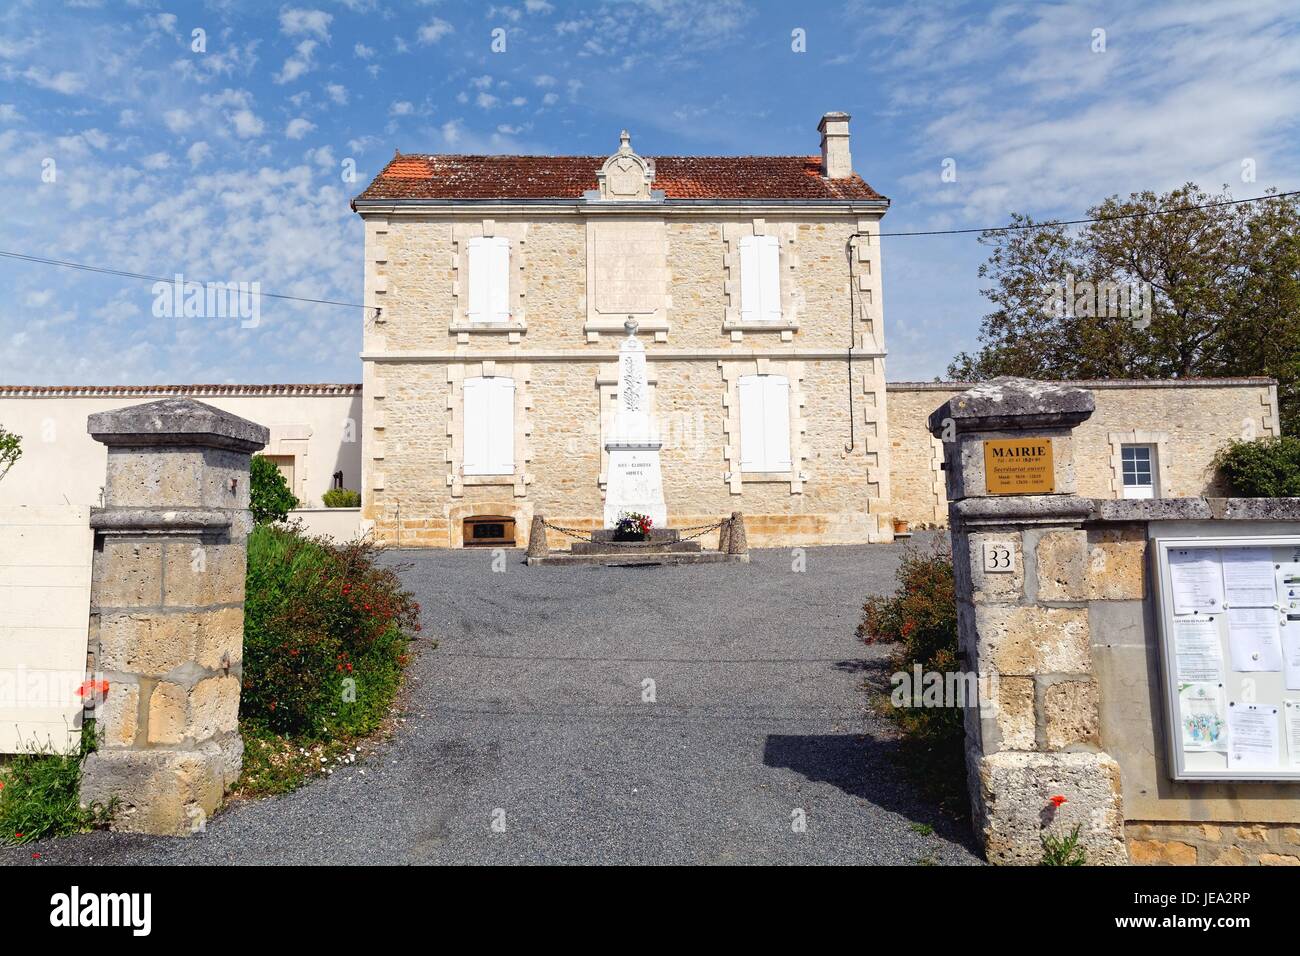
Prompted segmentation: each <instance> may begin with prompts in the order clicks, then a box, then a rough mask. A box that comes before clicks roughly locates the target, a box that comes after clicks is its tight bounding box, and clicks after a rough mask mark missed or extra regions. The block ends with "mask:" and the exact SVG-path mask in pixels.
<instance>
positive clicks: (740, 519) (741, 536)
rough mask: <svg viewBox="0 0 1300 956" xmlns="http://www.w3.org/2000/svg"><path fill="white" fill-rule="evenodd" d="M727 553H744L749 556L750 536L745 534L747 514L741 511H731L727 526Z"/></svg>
mask: <svg viewBox="0 0 1300 956" xmlns="http://www.w3.org/2000/svg"><path fill="white" fill-rule="evenodd" d="M727 554H743V555H745V556H746V558H748V557H749V538H747V537H746V536H745V516H744V515H743V514H741V513H740V512H739V511H733V512H732V513H731V521H730V522H729V523H728V528H727Z"/></svg>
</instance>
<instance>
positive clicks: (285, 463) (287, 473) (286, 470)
mask: <svg viewBox="0 0 1300 956" xmlns="http://www.w3.org/2000/svg"><path fill="white" fill-rule="evenodd" d="M293 457H294V456H293V455H267V456H266V458H267V459H268V460H270V461H273V462H275V467H276V468H278V469H280V474H282V475H284V480H285V482H286V483H288V485H289V490H290V491H292V492H294V493H297V487H296V486H295V485H294V483H293Z"/></svg>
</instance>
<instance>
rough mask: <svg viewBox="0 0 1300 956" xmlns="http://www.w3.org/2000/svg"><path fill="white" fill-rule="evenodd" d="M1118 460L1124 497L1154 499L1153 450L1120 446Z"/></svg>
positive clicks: (1142, 447)
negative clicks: (1122, 480) (1122, 478)
mask: <svg viewBox="0 0 1300 956" xmlns="http://www.w3.org/2000/svg"><path fill="white" fill-rule="evenodd" d="M1119 458H1120V469H1121V471H1122V474H1123V477H1124V497H1125V498H1154V497H1155V488H1156V482H1155V477H1156V461H1155V449H1154V448H1152V446H1150V445H1121V446H1120V449H1119Z"/></svg>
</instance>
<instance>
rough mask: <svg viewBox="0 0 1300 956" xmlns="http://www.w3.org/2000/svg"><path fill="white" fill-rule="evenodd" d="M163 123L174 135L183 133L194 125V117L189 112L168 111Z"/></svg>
mask: <svg viewBox="0 0 1300 956" xmlns="http://www.w3.org/2000/svg"><path fill="white" fill-rule="evenodd" d="M163 122H164V123H166V124H167V128H168V129H169V130H171V131H172V132H173V133H183V132H185V130H187V129H189V128H190V127H191V126H193V125H194V116H193V114H191V113H190V111H189V110H181V109H176V110H167V111H166V112H164V113H163Z"/></svg>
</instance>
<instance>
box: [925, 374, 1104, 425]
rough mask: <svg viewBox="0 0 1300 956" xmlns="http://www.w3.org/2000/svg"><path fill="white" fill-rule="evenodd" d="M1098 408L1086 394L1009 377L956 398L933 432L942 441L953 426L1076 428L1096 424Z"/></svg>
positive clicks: (934, 417) (938, 415)
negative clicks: (949, 424)
mask: <svg viewBox="0 0 1300 956" xmlns="http://www.w3.org/2000/svg"><path fill="white" fill-rule="evenodd" d="M1096 407H1097V405H1096V402H1095V401H1094V400H1093V397H1092V392H1090V391H1088V390H1087V389H1086V388H1079V387H1078V386H1077V385H1071V384H1069V383H1068V382H1040V381H1036V380H1035V379H1032V378H1014V377H1011V376H1005V377H1003V378H994V379H989V380H988V381H987V382H980V383H979V384H978V385H974V386H972V387H971V388H968V389H967V390H966V391H964V392H961V393H960V394H958V395H954V396H953V397H952V398H950V399H948V401H946V402H944V403H943V404H942V405H940V406H939V407H938V408H936V409H935V410H934V411H933V412H932V413H931V414H930V420H929V426H930V433H931V434H932V435H934V436H936V437H940V436H941V435H942V434H943V432H944V431H945V423H946V422H947V421H949V420H951V421H952V422H953V425H954V427H955V429H956V431H957V432H958V433H961V432H974V431H1001V430H1015V429H1029V428H1073V427H1074V426H1075V425H1078V424H1079V423H1080V422H1083V421H1086V420H1087V419H1088V418H1090V417H1091V416H1092V413H1093V410H1094V409H1095V408H1096Z"/></svg>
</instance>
